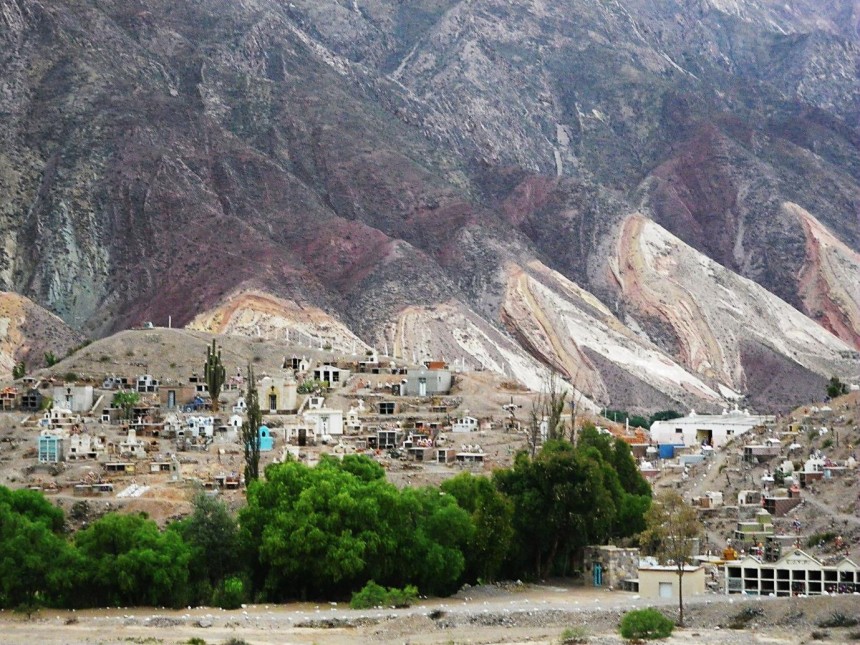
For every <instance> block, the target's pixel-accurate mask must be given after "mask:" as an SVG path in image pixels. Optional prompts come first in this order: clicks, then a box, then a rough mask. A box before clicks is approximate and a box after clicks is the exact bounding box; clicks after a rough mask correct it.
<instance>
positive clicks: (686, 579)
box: [638, 565, 705, 599]
mask: <svg viewBox="0 0 860 645" xmlns="http://www.w3.org/2000/svg"><path fill="white" fill-rule="evenodd" d="M679 590H681V591H683V593H684V598H692V597H693V596H701V595H703V594H704V593H705V568H704V567H702V566H695V567H694V566H691V565H685V566H684V575H683V576H681V582H680V585H679V583H678V568H677V567H675V566H674V565H645V566H640V567H639V589H638V591H639V595H640V596H642V597H643V598H676V599H677V598H678V593H679Z"/></svg>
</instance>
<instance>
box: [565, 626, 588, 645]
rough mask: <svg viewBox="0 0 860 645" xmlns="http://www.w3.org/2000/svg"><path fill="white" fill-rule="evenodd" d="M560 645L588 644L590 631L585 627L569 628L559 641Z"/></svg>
mask: <svg viewBox="0 0 860 645" xmlns="http://www.w3.org/2000/svg"><path fill="white" fill-rule="evenodd" d="M558 642H559V645H582V644H583V643H587V642H588V629H586V627H585V626H584V625H577V626H576V627H568V628H567V629H565V630H564V631H563V632H562V633H561V636H559V639H558Z"/></svg>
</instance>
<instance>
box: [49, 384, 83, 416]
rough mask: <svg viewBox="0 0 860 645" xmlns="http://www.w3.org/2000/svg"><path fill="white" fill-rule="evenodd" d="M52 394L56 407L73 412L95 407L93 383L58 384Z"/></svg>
mask: <svg viewBox="0 0 860 645" xmlns="http://www.w3.org/2000/svg"><path fill="white" fill-rule="evenodd" d="M52 396H53V399H54V406H55V407H58V408H66V409H67V410H71V411H72V412H88V411H89V410H90V409H91V408H92V407H93V386H92V385H58V386H55V387H54V389H53V394H52Z"/></svg>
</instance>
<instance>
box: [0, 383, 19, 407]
mask: <svg viewBox="0 0 860 645" xmlns="http://www.w3.org/2000/svg"><path fill="white" fill-rule="evenodd" d="M16 407H18V388H14V387H6V388H3V391H2V392H0V410H2V411H3V412H11V411H12V410H14V409H15V408H16Z"/></svg>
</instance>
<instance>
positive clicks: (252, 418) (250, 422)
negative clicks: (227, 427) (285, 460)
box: [241, 365, 263, 486]
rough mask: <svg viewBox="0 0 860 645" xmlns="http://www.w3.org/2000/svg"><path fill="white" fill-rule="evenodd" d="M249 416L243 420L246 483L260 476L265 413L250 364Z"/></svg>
mask: <svg viewBox="0 0 860 645" xmlns="http://www.w3.org/2000/svg"><path fill="white" fill-rule="evenodd" d="M245 405H246V406H247V407H246V415H247V418H246V419H245V421H244V422H242V433H241V434H242V445H243V446H244V451H245V485H246V486H248V485H249V484H250V483H251V482H252V481H255V480H257V479H259V478H260V426H261V425H262V423H263V413H262V412H261V411H260V396H259V394H258V392H257V381H256V379H255V377H254V368H253V367H251V366H250V365H248V387H247V390H246V391H245Z"/></svg>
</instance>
